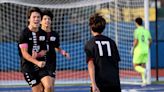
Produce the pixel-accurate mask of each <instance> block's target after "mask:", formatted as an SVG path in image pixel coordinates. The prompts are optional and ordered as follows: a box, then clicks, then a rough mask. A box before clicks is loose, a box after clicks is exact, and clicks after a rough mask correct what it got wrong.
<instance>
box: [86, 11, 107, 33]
mask: <svg viewBox="0 0 164 92" xmlns="http://www.w3.org/2000/svg"><path fill="white" fill-rule="evenodd" d="M105 25H106V21H105V19H104V18H103V17H102V16H100V15H99V14H98V13H96V14H94V15H92V16H91V17H90V19H89V26H90V28H91V29H92V31H94V32H98V33H102V32H103V30H104V29H105Z"/></svg>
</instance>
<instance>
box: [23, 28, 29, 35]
mask: <svg viewBox="0 0 164 92" xmlns="http://www.w3.org/2000/svg"><path fill="white" fill-rule="evenodd" d="M29 32H30V31H29V28H28V27H25V28H24V29H23V30H22V31H21V35H23V34H24V35H25V34H28V33H29Z"/></svg>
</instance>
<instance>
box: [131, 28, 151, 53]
mask: <svg viewBox="0 0 164 92" xmlns="http://www.w3.org/2000/svg"><path fill="white" fill-rule="evenodd" d="M134 39H138V44H137V46H136V47H135V48H134V54H148V52H149V39H151V35H150V32H149V31H148V30H146V29H145V28H144V27H142V26H140V27H138V28H137V29H136V30H135V31H134Z"/></svg>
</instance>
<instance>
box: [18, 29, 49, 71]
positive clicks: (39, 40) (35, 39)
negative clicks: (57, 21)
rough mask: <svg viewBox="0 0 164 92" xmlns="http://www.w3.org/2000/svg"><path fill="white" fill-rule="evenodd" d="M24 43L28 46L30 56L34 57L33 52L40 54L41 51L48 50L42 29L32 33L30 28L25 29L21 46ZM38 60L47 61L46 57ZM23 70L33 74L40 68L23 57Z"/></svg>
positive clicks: (20, 42)
mask: <svg viewBox="0 0 164 92" xmlns="http://www.w3.org/2000/svg"><path fill="white" fill-rule="evenodd" d="M23 43H26V44H28V53H29V54H30V55H32V51H36V52H39V51H41V50H46V34H45V32H43V31H42V30H41V29H39V31H37V32H32V31H30V29H29V28H25V29H24V30H23V31H22V33H21V35H20V40H19V44H23ZM37 59H38V60H41V61H45V57H42V58H37ZM21 68H22V72H33V71H36V70H38V68H39V67H37V66H36V65H35V64H33V63H31V62H29V61H27V60H26V59H24V58H23V57H21Z"/></svg>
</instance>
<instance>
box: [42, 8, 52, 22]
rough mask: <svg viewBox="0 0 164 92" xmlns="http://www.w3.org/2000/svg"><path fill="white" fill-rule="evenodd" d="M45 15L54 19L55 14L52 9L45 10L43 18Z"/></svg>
mask: <svg viewBox="0 0 164 92" xmlns="http://www.w3.org/2000/svg"><path fill="white" fill-rule="evenodd" d="M44 15H47V16H49V17H50V18H51V20H52V19H53V14H52V12H51V11H50V10H44V11H43V14H42V18H43V16H44Z"/></svg>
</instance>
